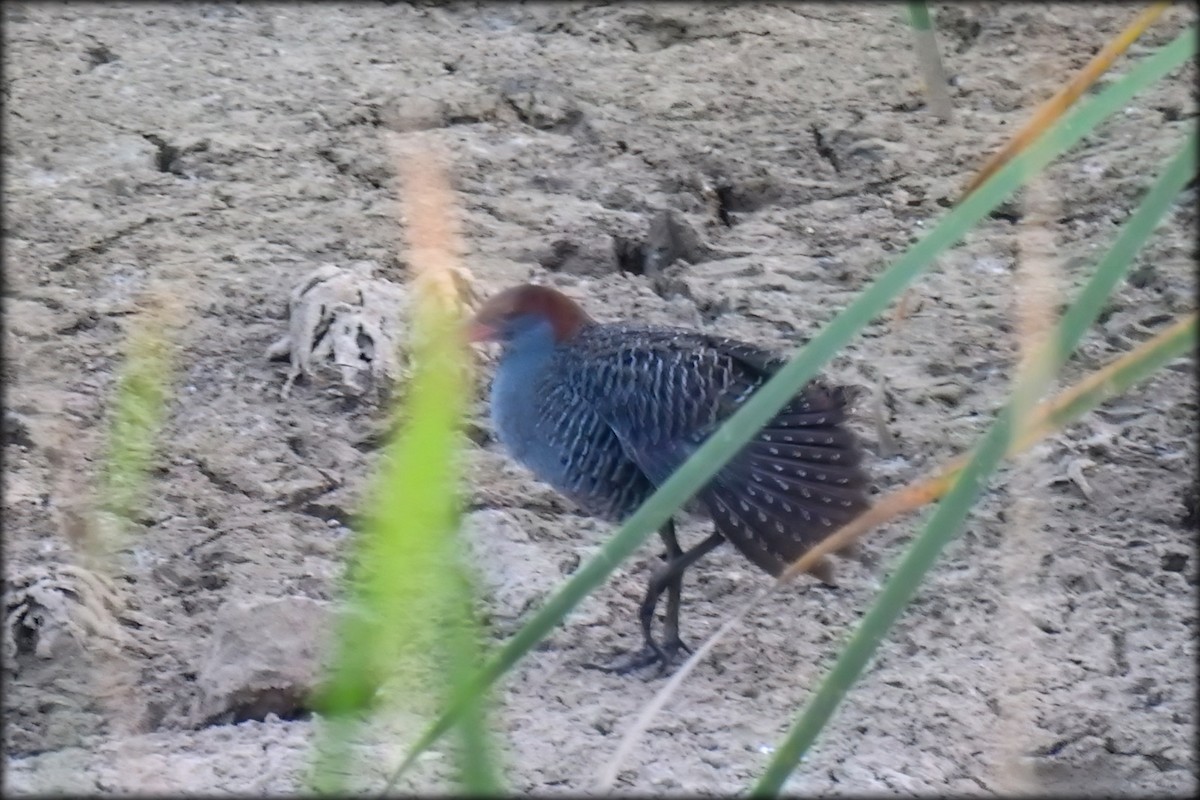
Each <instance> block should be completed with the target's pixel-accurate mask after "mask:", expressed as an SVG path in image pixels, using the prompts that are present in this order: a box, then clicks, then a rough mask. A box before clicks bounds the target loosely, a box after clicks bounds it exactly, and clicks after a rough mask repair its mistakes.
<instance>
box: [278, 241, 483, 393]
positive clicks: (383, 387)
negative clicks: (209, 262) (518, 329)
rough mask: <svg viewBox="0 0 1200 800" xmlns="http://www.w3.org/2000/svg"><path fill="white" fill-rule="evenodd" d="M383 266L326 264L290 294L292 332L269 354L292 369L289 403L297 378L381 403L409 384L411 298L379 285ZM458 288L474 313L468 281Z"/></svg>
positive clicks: (401, 290)
mask: <svg viewBox="0 0 1200 800" xmlns="http://www.w3.org/2000/svg"><path fill="white" fill-rule="evenodd" d="M377 266H378V265H377V264H375V262H372V261H357V262H353V263H351V264H350V265H348V266H346V267H339V266H336V265H333V264H326V265H324V266H322V267H319V268H318V269H316V270H314V271H313V272H311V273H310V274H309V275H308V276H307V277H305V279H304V280H303V281H301V282H300V284H299V285H298V286H297V287H296V288H295V289H293V290H292V294H291V298H290V299H289V301H288V332H287V334H286V335H285V336H284V337H282V338H281V339H280V340H279V341H277V342H275V344H273V345H271V347H269V348H268V349H267V357H268V358H269V359H271V360H283V359H285V358H286V359H288V360H290V362H291V369H290V370H289V371H288V377H287V380H286V381H285V382H284V385H283V388H282V390H281V394H282V395H283V397H285V398H286V397H287V396H288V394H289V393H290V392H291V388H292V385H293V384H294V383H295V382H296V380H297V379H298V378H301V377H304V378H306V379H312V378H314V377H317V376H319V375H320V374H321V373H323V372H327V373H328V374H330V375H331V377H332V379H334V380H337V381H338V385H339V386H340V387H341V388H342V389H343V390H344V391H346V392H348V393H350V394H351V395H353V396H363V395H365V394H367V393H368V392H371V391H375V392H376V393H378V394H380V395H382V394H384V393H385V392H386V391H387V390H388V389H389V388H390V387H391V386H394V385H396V384H397V383H403V382H404V381H405V380H406V379H407V377H408V375H409V374H410V372H411V365H410V362H409V353H408V347H407V346H406V342H407V340H408V331H409V303H410V297H409V290H408V288H407V287H405V286H402V285H400V284H397V283H393V282H391V281H388V280H384V279H382V278H376V277H375V270H376V268H377ZM460 278H461V280H460ZM455 285H456V286H458V287H460V288H461V293H460V296H461V297H462V298H463V302H464V304H465V305H471V304H472V303H473V301H474V292H473V290H472V288H471V281H470V279H469V277H468V276H466V275H465V274H464V275H461V276H455Z"/></svg>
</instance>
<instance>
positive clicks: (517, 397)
mask: <svg viewBox="0 0 1200 800" xmlns="http://www.w3.org/2000/svg"><path fill="white" fill-rule="evenodd" d="M556 346H557V342H556V341H555V338H554V328H553V326H551V324H550V322H549V321H545V322H538V323H536V324H533V325H530V326H528V327H527V328H525V329H524V330H522V331H521V332H520V333H519V334H517V335H516V336H515V337H513V338H512V339H511V340H510V341H509V342H508V343H507V345H506V346H505V348H504V353H503V354H502V355H501V356H500V365H499V369H498V370H497V372H496V381H495V383H494V384H493V386H492V396H493V403H499V404H500V405H501V406H507V407H510V408H511V407H513V406H517V405H519V404H524V403H527V402H528V400H529V399H530V398H532V397H534V396H535V394H536V391H537V389H536V384H537V382H538V381H537V379H538V378H539V377H540V376H541V373H542V370H543V369H545V367H546V366H547V365H548V364H549V363H550V359H551V357H552V356H553V355H554V349H555V347H556Z"/></svg>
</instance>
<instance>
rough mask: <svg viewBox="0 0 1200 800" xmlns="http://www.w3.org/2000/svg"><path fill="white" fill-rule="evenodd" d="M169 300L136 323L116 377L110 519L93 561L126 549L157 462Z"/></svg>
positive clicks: (166, 387) (159, 300) (108, 472)
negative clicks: (131, 522)
mask: <svg viewBox="0 0 1200 800" xmlns="http://www.w3.org/2000/svg"><path fill="white" fill-rule="evenodd" d="M169 302H170V298H168V297H166V296H162V297H150V298H148V303H149V304H150V306H149V307H148V308H146V309H145V310H143V311H142V312H141V313H139V314H138V315H137V316H135V317H134V322H133V326H134V327H133V330H132V331H131V332H130V334H129V338H128V345H127V349H126V355H125V362H124V364H123V366H122V368H121V372H120V374H119V375H118V377H117V384H116V388H115V391H114V397H113V406H112V417H111V421H110V423H109V430H108V452H107V454H106V456H105V459H104V462H103V463H104V466H103V473H102V479H101V490H100V493H101V508H102V510H103V511H105V512H106V514H107V515H108V519H107V520H105V522H106V523H108V524H103V525H101V526H100V528H99V529H98V531H97V533H98V535H97V536H96V537H95V538H94V539H93V538H91V537H89V541H88V548H89V551H90V552H89V556H91V557H93V558H99V559H101V560H106V559H108V558H110V557H111V556H112V555H113V553H115V552H116V551H117V550H118V549H120V547H122V546H123V544H124V542H123V539H124V535H125V534H126V532H127V530H128V524H129V519H130V517H131V516H132V515H133V514H134V513H135V511H136V509H137V505H138V503H139V502H140V499H141V495H142V491H143V489H144V488H145V484H146V473H147V471H148V470H149V469H150V463H151V461H152V459H153V457H154V450H155V442H156V440H157V438H158V433H159V431H160V430H161V428H162V424H163V419H164V417H165V416H166V409H167V399H168V395H169V391H170V379H171V367H172V364H171V361H172V347H171V342H170V341H169V337H168V333H167V328H168V320H167V318H166V314H167V310H166V309H165V308H163V307H162V304H164V303H169Z"/></svg>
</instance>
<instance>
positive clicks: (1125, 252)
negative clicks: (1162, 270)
mask: <svg viewBox="0 0 1200 800" xmlns="http://www.w3.org/2000/svg"><path fill="white" fill-rule="evenodd" d="M1196 144H1197V135H1196V134H1195V133H1193V134H1192V135H1191V136H1189V137H1188V140H1187V142H1186V143H1185V145H1184V147H1183V149H1182V150H1181V151H1180V152H1179V154H1178V155H1176V156H1175V157H1174V158H1172V159H1171V161H1170V162H1169V163H1168V164H1167V165H1166V167H1165V168H1164V170H1163V172H1162V174H1161V176H1160V177H1159V179H1158V180H1157V181H1156V182H1155V184H1154V185H1153V186H1152V187H1151V189H1150V191H1149V192H1147V194H1146V196H1145V198H1144V199H1143V200H1142V202H1141V204H1140V205H1139V207H1138V209H1137V211H1136V212H1134V214H1133V215H1132V216H1131V217H1130V218H1129V219H1128V220H1127V221H1126V223H1125V224H1124V225H1123V226H1122V229H1121V232H1120V234H1119V235H1118V236H1117V239H1116V241H1115V243H1114V244H1113V246H1112V247H1111V248H1110V249H1109V251H1108V253H1106V254H1105V256H1104V258H1103V259H1102V260H1101V262H1100V264H1099V265H1098V266H1097V268H1096V271H1095V272H1094V273H1093V275H1092V277H1091V279H1090V280H1089V281H1088V282H1087V284H1086V285H1085V286H1084V287H1083V289H1082V290H1081V291H1080V292H1079V296H1078V297H1077V298H1076V300H1075V302H1074V303H1072V304H1071V306H1070V308H1069V309H1068V310H1067V312H1066V313H1065V314H1064V315H1063V318H1062V320H1060V322H1059V325H1058V326H1057V331H1056V332H1055V333H1054V334H1053V335H1052V336H1050V337H1048V338H1047V340H1046V343H1045V344H1044V345H1043V346H1042V347H1041V348H1040V351H1039V354H1038V355H1037V356H1035V358H1034V359H1033V360H1034V361H1035V362H1036V363H1038V364H1039V369H1038V370H1037V371H1036V374H1034V375H1025V376H1023V377H1022V378H1020V379H1018V381H1017V383H1016V386H1015V387H1014V389H1013V397H1012V399H1011V400H1010V401H1009V403H1008V404H1007V405H1006V406H1005V408H1004V409H1003V410H1002V411H1001V412H1000V414H999V416H998V417H997V419H996V421H995V423H994V424H993V425H992V428H991V429H990V430H989V431H988V433H987V434H986V436H985V437H984V439H983V441H982V443H981V444H980V445H979V447H978V448H977V449H976V451H975V454H974V456H973V457H972V458H971V460H970V462H968V464H967V466H966V467H965V468H964V469H963V471H962V473H961V474H960V475H959V477H958V479H957V480H956V481H955V484H954V486H953V488H952V489H951V490H950V491H949V492H948V493H947V495H946V497H945V498H944V499H943V500H942V502H941V503H939V504H938V507H937V509H936V510H935V512H934V513H933V515H932V516H931V517H930V519H929V522H928V523H927V524H926V526H925V529H924V531H922V533H921V535H920V536H918V537H917V539H916V540H915V541H914V542H913V543H912V544H911V545H910V547H909V549H908V551H907V552H906V553H905V555H904V557H903V559H902V560H901V561H900V564H899V566H897V568H896V571H895V573H894V574H893V575H892V577H891V578H890V579H889V580H888V581H887V583H886V584H885V585H884V587H883V589H882V590H881V591H880V593H879V596H878V597H877V598H876V600H875V603H874V604H873V605H872V606H871V608H870V609H869V610H868V611H867V613H866V614H865V615H864V616H863V619H862V621H861V622H860V624H859V625H858V627H857V629H856V630H855V632H854V634H853V635H852V636H851V637H850V640H849V641H848V642H847V644H846V646H845V648H844V649H843V650H842V652H841V653H840V654H839V656H838V659H837V661H836V662H835V663H834V665H833V667H832V668H831V669H830V672H829V674H828V676H827V677H826V678H825V680H824V681H822V683H821V686H820V687H819V688H818V689H817V692H816V694H814V695H813V697H812V698H811V699H810V700H809V702H808V704H807V705H806V706H805V708H804V710H803V711H802V713H801V714H800V716H799V718H798V719H797V721H796V722H795V724H794V725H793V726H792V728H791V730H790V731H789V732H788V734H787V735H786V736H785V738H784V740H783V743H782V744H781V745H780V746H779V747H778V748H777V749H776V751H775V755H774V756H773V757H772V759H771V761H770V763H769V764H768V765H767V768H766V771H765V772H764V774H763V776H762V777H761V778H760V779H759V781H758V782H757V783H756V784H755V785H754V787H753V789H752V790H751V794H752V795H754V796H760V797H762V796H774V795H775V794H777V793H778V792H779V790H780V788H781V787H782V786H783V783H784V781H785V780H787V778H788V776H789V775H791V773H792V771H793V770H794V769H795V768H796V766H797V765H798V764H799V763H800V759H801V758H803V757H804V754H805V753H806V752H807V751H808V749H809V748H810V747H811V746H812V744H813V743H814V742H815V741H816V739H817V736H819V735H820V732H821V731H822V730H823V729H824V727H825V725H826V724H827V723H828V721H829V719H830V718H831V717H832V716H833V713H834V711H835V710H836V709H837V707H838V705H839V704H840V703H841V701H842V699H843V698H844V697H845V695H846V693H847V692H848V691H849V690H850V687H851V686H853V684H854V682H855V681H857V680H858V678H859V676H860V675H861V674H862V671H863V669H865V668H866V665H867V662H868V661H869V660H870V658H871V656H872V654H874V652H875V649H876V648H877V647H878V645H879V643H880V642H881V641H883V637H884V636H885V635H886V634H887V632H888V630H889V629H890V628H891V626H892V624H893V623H895V621H896V619H898V618H899V616H900V614H901V613H902V612H903V611H904V608H905V607H906V606H907V605H908V603H909V601H910V600H911V599H912V597H913V596H914V595H915V594H916V592H917V589H918V588H919V587H920V584H921V580H922V579H923V578H924V576H925V574H926V573H927V572H928V571H929V569H930V568H931V567H932V566H933V563H934V561H936V560H937V557H938V555H939V554H940V553H941V552H942V550H943V548H944V547H945V546H946V544H947V543H949V541H950V540H951V539H952V538H954V536H956V535H957V533H958V529H959V527H960V526H961V525H962V523H963V522H964V521H965V520H966V517H967V514H968V513H969V512H970V509H971V506H972V504H973V503H974V501H975V499H976V497H977V496H978V494H979V492H980V491H981V489H982V487H983V483H984V481H986V480H987V477H988V476H989V475H990V474H991V473H992V472H993V471H994V470H995V469H996V467H997V466H998V465H999V463H1000V461H1001V460H1002V459H1003V457H1004V454H1005V452H1006V451H1007V449H1008V446H1009V443H1010V440H1011V437H1012V431H1013V425H1014V418H1015V416H1016V409H1019V408H1020V409H1028V408H1030V407H1032V405H1033V401H1034V399H1035V397H1036V396H1037V395H1038V394H1040V392H1041V390H1042V389H1043V388H1044V386H1045V385H1046V384H1047V383H1048V380H1049V378H1050V377H1051V376H1052V375H1053V374H1054V373H1056V372H1057V371H1058V369H1059V368H1060V367H1061V366H1062V364H1063V363H1064V362H1065V361H1066V359H1067V357H1068V356H1069V354H1070V353H1071V352H1073V351H1074V350H1075V348H1076V347H1077V346H1078V344H1079V342H1080V340H1081V339H1082V338H1083V336H1084V334H1085V332H1086V331H1087V329H1088V328H1089V327H1090V326H1091V325H1092V323H1093V322H1095V320H1096V317H1097V316H1099V314H1100V310H1101V308H1102V307H1103V305H1104V302H1105V300H1107V299H1108V296H1109V294H1110V293H1111V292H1112V290H1113V288H1114V287H1115V286H1116V285H1117V282H1118V281H1119V280H1120V279H1121V277H1122V276H1124V275H1125V273H1126V272H1127V271H1128V269H1129V266H1130V264H1131V263H1132V262H1133V258H1134V256H1135V255H1136V254H1137V251H1138V250H1139V249H1141V247H1142V246H1143V245H1144V244H1145V243H1146V240H1147V239H1149V238H1150V235H1151V234H1152V233H1153V232H1154V228H1155V227H1156V226H1157V224H1158V223H1159V221H1160V220H1162V218H1163V217H1165V216H1166V214H1167V212H1168V211H1169V210H1170V206H1171V203H1172V201H1173V200H1174V198H1175V197H1176V196H1178V194H1179V192H1180V191H1181V190H1182V189H1183V187H1184V186H1185V185H1186V184H1187V182H1188V181H1189V180H1191V179H1192V177H1193V176H1194V175H1195V173H1196ZM1092 399H1096V402H1099V400H1098V399H1097V398H1096V396H1095V395H1092ZM1073 408H1074V410H1076V411H1079V412H1080V413H1082V411H1083V410H1086V409H1081V407H1080V406H1079V404H1078V403H1076V404H1075V406H1074V407H1073Z"/></svg>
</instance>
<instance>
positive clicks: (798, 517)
mask: <svg viewBox="0 0 1200 800" xmlns="http://www.w3.org/2000/svg"><path fill="white" fill-rule="evenodd" d="M848 404H849V399H848V396H847V390H846V389H844V388H841V387H838V388H833V389H829V388H825V387H823V386H818V385H815V384H814V385H812V386H809V387H808V388H806V389H805V391H804V392H803V393H802V394H801V395H799V396H798V397H797V398H796V400H794V401H793V402H792V403H791V404H790V405H788V406H786V407H785V408H784V409H783V410H782V411H781V412H780V413H779V414H778V415H777V416H776V417H775V418H774V419H772V420H771V422H770V423H768V424H767V426H766V427H764V428H763V429H762V430H761V431H759V433H758V435H757V437H755V438H754V439H752V440H750V442H748V443H747V444H746V446H745V447H744V448H743V449H742V451H741V452H740V453H739V454H738V455H737V456H735V457H734V458H733V460H732V461H730V462H729V464H728V465H727V466H726V467H725V468H724V469H723V470H721V471H720V472H719V473H717V476H716V477H715V478H713V480H712V482H711V483H710V484H709V485H708V486H707V487H706V488H705V489H704V491H702V492H701V494H700V499H701V500H702V501H703V502H704V504H705V505H706V506H707V508H708V511H709V514H710V515H711V517H712V519H713V522H714V523H715V524H716V526H717V530H718V531H719V532H720V533H721V534H722V535H723V536H724V537H725V538H727V539H728V540H729V541H730V542H732V543H733V545H734V546H735V547H737V548H738V550H740V551H741V552H742V553H743V554H744V555H745V556H746V557H747V558H749V559H750V560H751V561H753V562H754V563H755V564H757V565H758V566H759V567H761V568H762V569H764V570H766V571H767V572H769V573H770V574H771V575H776V576H778V575H779V574H780V573H781V572H783V570H784V569H785V568H786V567H787V566H788V564H790V563H791V562H793V561H795V560H796V559H797V558H799V557H800V556H802V555H803V554H804V553H805V552H806V551H807V550H808V549H809V548H811V547H812V546H813V545H815V544H816V543H818V542H820V541H821V540H822V539H824V538H825V537H827V536H829V535H830V534H832V533H833V532H834V531H836V530H837V529H838V528H839V527H841V526H842V525H844V524H845V523H847V522H849V521H850V520H851V519H853V518H854V517H855V516H857V515H858V514H859V513H860V512H862V511H863V510H864V509H865V508H866V507H867V498H866V485H867V480H866V476H865V475H864V474H863V472H862V471H861V470H860V469H859V467H858V465H859V462H860V461H861V460H862V451H861V449H860V447H859V444H858V441H857V439H856V437H855V436H854V434H853V433H851V432H850V431H849V430H847V429H846V428H845V427H844V422H845V419H846V415H847V406H848ZM825 569H827V565H826V566H825ZM814 572H815V574H817V575H818V577H822V578H823V579H826V580H828V575H822V573H821V571H819V570H814Z"/></svg>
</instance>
